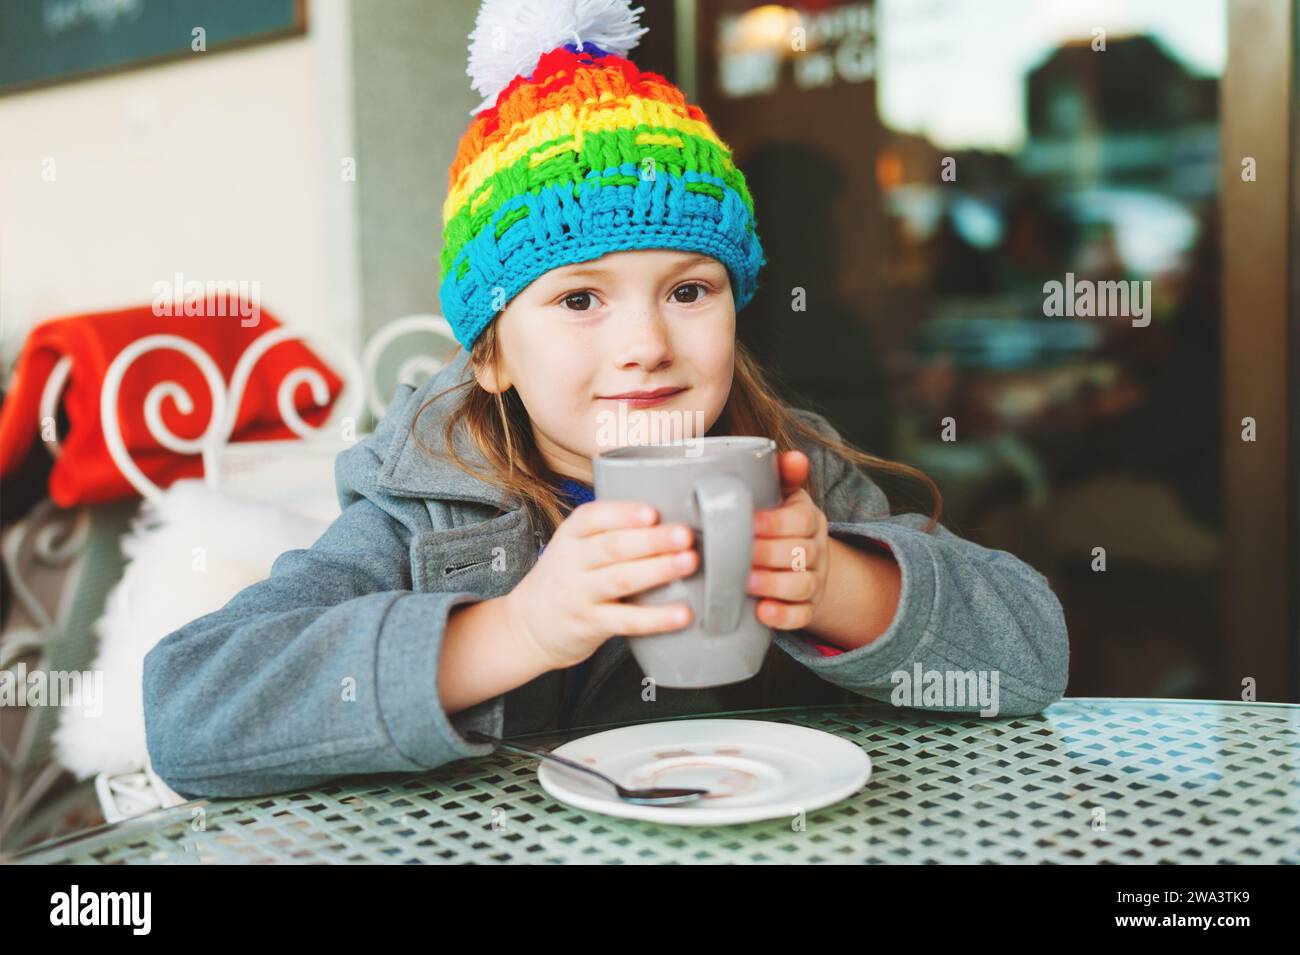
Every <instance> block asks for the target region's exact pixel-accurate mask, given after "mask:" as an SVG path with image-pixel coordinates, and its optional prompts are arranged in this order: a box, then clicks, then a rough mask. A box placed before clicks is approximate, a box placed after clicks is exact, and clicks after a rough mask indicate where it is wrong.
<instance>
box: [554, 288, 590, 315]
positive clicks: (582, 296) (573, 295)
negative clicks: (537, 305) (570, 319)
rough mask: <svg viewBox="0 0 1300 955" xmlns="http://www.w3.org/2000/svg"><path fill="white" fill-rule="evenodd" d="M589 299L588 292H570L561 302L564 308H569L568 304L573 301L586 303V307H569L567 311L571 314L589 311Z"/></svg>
mask: <svg viewBox="0 0 1300 955" xmlns="http://www.w3.org/2000/svg"><path fill="white" fill-rule="evenodd" d="M591 298H592V295H591V293H590V292H570V293H569V294H568V295H566V296H564V298H563V299H562V300H561V301H563V302H564V304H565V307H569V306H570V303H572V302H573V301H574V300H578V301H586V302H587V303H588V304H586V305H581V306H579V307H577V308H571V307H570V308H569V311H571V312H586V311H590V310H591V307H592V306H591V304H590V301H591Z"/></svg>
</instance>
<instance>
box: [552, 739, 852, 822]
mask: <svg viewBox="0 0 1300 955" xmlns="http://www.w3.org/2000/svg"><path fill="white" fill-rule="evenodd" d="M551 752H553V753H554V754H555V755H557V756H564V757H566V758H568V759H571V760H574V761H575V762H579V763H583V764H584V765H587V766H590V767H591V768H592V769H595V770H597V771H599V772H602V773H604V774H605V775H606V776H609V777H610V778H611V779H614V780H617V781H618V782H619V783H620V784H622V785H623V786H630V787H637V788H642V787H650V786H679V787H680V786H685V787H694V788H699V789H707V790H709V791H710V795H708V796H702V797H701V798H700V799H698V800H696V801H695V802H689V803H682V804H680V805H676V806H642V805H638V804H636V803H631V802H626V801H624V800H622V799H620V798H619V797H618V794H617V793H616V792H614V789H613V787H612V786H610V785H608V784H607V783H603V782H601V781H600V780H599V779H597V778H596V777H595V776H592V775H590V774H589V773H583V772H579V771H578V770H576V769H570V768H569V767H567V766H562V765H561V764H559V763H555V762H552V761H551V760H542V761H541V762H540V765H539V766H538V770H537V778H538V781H539V782H540V783H541V784H542V788H543V789H545V790H546V791H547V792H548V793H550V795H551V796H553V797H554V798H555V799H557V800H559V801H560V802H562V803H565V804H567V805H570V806H574V807H576V808H578V809H589V810H592V811H593V812H600V813H605V814H606V815H610V816H622V817H624V818H626V819H644V820H646V821H648V822H669V823H678V824H681V825H685V826H720V825H729V824H731V823H737V822H753V821H755V820H758V819H776V818H792V817H793V816H794V814H795V813H796V812H798V811H799V810H803V811H804V812H808V811H811V810H813V809H820V808H821V807H822V806H829V805H830V804H831V803H835V802H839V801H840V800H841V799H843V798H845V797H846V796H849V795H852V794H853V793H855V792H857V791H858V790H859V789H861V788H862V786H863V785H864V784H865V783H866V782H867V780H868V779H869V778H870V777H871V758H870V757H869V756H868V755H867V754H866V752H864V751H863V749H862V748H861V747H860V746H858V745H856V744H854V743H850V742H849V741H847V740H844V739H840V738H839V737H838V736H833V735H831V734H830V733H824V732H822V731H821V730H814V729H809V728H808V727H806V726H794V725H792V724H790V723H769V722H766V721H764V720H732V719H698V720H672V721H669V722H663V723H642V724H639V725H636V726H622V727H619V728H618V729H612V730H606V731H605V732H603V733H593V734H592V735H591V736H584V737H581V738H579V739H574V740H570V741H569V742H567V743H565V744H564V745H563V746H560V747H558V748H557V749H554V750H552V751H551Z"/></svg>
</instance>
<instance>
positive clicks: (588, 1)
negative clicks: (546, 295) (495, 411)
mask: <svg viewBox="0 0 1300 955" xmlns="http://www.w3.org/2000/svg"><path fill="white" fill-rule="evenodd" d="M643 10H644V8H642V7H637V8H636V9H635V10H634V9H631V7H630V0H484V3H483V4H482V6H481V7H480V9H479V15H478V20H477V23H476V26H475V29H474V32H473V33H472V34H470V40H471V44H470V66H469V70H468V72H469V73H470V75H471V76H472V77H474V83H473V84H471V85H472V86H473V88H474V89H477V90H479V91H480V92H481V93H483V94H484V95H485V99H484V101H483V103H482V104H481V105H480V106H478V107H477V108H476V109H475V110H473V111H472V112H471V115H474V116H475V118H474V120H473V121H472V122H471V124H470V127H469V129H468V130H467V131H466V132H465V134H464V136H462V137H461V140H460V148H459V150H458V151H457V154H456V160H455V162H453V163H452V166H451V173H450V177H449V188H448V194H447V201H446V202H445V203H444V205H443V210H442V216H443V248H442V255H441V258H440V266H441V272H440V288H439V297H440V298H441V302H442V310H443V315H444V316H445V317H446V319H447V321H448V322H449V323H450V324H451V327H452V329H453V331H454V332H455V334H456V338H457V340H458V341H459V342H460V343H461V345H463V346H464V347H465V348H466V349H469V348H470V347H472V346H473V344H474V342H475V340H476V339H477V338H478V336H479V335H480V334H481V333H482V331H483V329H484V328H486V327H487V325H488V323H489V322H491V321H492V319H493V318H494V317H495V316H496V315H497V313H499V312H500V311H501V309H503V308H505V306H506V303H507V302H509V301H510V300H511V299H512V298H514V296H516V295H518V294H519V293H520V292H521V291H523V290H524V289H525V288H527V287H528V285H530V284H531V283H532V282H533V281H534V280H535V279H537V278H538V277H539V276H541V275H543V274H545V273H546V272H548V271H550V270H551V269H554V268H557V267H560V266H563V265H569V264H572V263H577V262H585V261H588V260H590V259H596V258H599V257H600V256H602V255H605V254H606V253H608V252H614V251H618V250H623V249H678V250H681V251H685V252H700V253H703V254H705V255H710V256H712V257H714V258H715V259H717V260H718V261H719V262H721V263H722V264H723V265H725V266H726V268H727V271H728V273H729V275H730V278H731V285H732V291H733V296H734V299H735V307H736V310H737V311H738V312H739V310H740V309H741V308H743V307H744V306H745V305H746V304H747V303H748V302H749V300H750V299H751V298H753V296H754V291H755V289H756V287H757V279H758V272H759V269H760V268H761V267H762V266H763V265H764V263H765V261H766V260H765V259H764V257H763V249H762V246H761V244H760V243H759V239H758V232H757V230H756V227H755V221H754V202H753V199H752V198H751V197H750V194H749V190H748V188H747V187H746V185H745V177H744V176H743V175H742V174H741V172H740V170H739V169H737V168H736V166H735V164H734V163H733V162H732V160H731V150H730V149H729V148H728V147H727V145H726V144H725V143H724V142H723V141H722V140H721V139H719V138H718V135H717V133H715V132H714V131H713V128H712V127H711V126H710V125H709V121H708V119H707V118H706V117H705V115H704V112H703V111H702V110H701V109H700V108H699V107H697V106H692V105H690V104H688V103H687V102H686V98H685V96H683V94H682V92H681V90H679V89H677V87H675V86H674V85H673V84H672V83H670V82H668V80H666V79H665V78H664V77H663V76H661V75H659V74H658V73H650V72H645V73H643V72H641V70H639V69H638V68H637V67H636V65H635V64H634V63H632V62H631V61H630V60H628V59H626V53H627V51H628V50H630V49H631V48H632V47H634V46H636V44H637V42H638V40H639V39H640V37H641V35H642V34H644V33H645V32H646V30H645V28H644V27H639V26H638V25H637V22H636V17H637V15H638V14H640V13H642V12H643ZM566 41H567V42H566ZM525 74H526V75H525Z"/></svg>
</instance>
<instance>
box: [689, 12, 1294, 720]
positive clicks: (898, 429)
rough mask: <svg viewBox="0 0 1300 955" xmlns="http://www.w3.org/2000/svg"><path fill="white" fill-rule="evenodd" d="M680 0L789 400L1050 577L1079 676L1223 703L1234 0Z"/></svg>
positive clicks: (889, 483) (769, 354)
mask: <svg viewBox="0 0 1300 955" xmlns="http://www.w3.org/2000/svg"><path fill="white" fill-rule="evenodd" d="M676 9H677V11H678V13H679V14H680V15H681V19H680V20H679V22H678V23H677V33H678V36H679V38H680V41H681V42H679V45H678V54H679V56H678V62H677V63H676V66H677V67H678V74H679V75H686V76H687V77H690V78H691V81H692V82H693V84H694V87H695V89H694V94H695V95H696V96H697V97H698V102H700V104H701V105H702V107H703V108H704V109H705V111H706V113H707V114H708V115H709V117H710V119H711V121H712V122H713V123H714V124H715V126H716V127H717V128H718V130H719V133H720V135H722V137H723V138H724V139H725V140H726V141H727V142H728V144H729V145H730V146H731V147H732V148H733V150H734V152H735V156H736V159H737V162H738V164H739V165H740V166H741V168H742V169H743V170H744V171H745V174H746V177H747V180H748V183H749V186H750V189H751V191H752V192H753V195H754V201H755V207H756V210H757V217H758V226H759V234H760V235H761V236H762V239H763V242H764V248H765V251H766V253H767V258H768V265H767V266H766V267H765V270H764V274H763V275H762V276H760V288H759V292H758V294H757V296H756V298H755V299H754V301H753V302H752V303H751V304H750V305H749V306H748V307H747V308H746V310H745V311H744V313H743V314H742V315H741V316H739V321H738V333H739V335H740V337H741V338H742V340H744V342H745V343H746V344H747V345H748V346H749V347H750V348H751V349H752V350H753V351H755V352H756V353H757V354H758V356H759V358H760V360H761V361H762V363H763V364H764V365H765V367H767V368H769V369H771V370H772V371H773V373H774V375H775V377H776V379H777V380H778V382H779V385H780V387H781V388H782V391H783V394H784V396H785V397H786V399H787V400H789V401H790V402H791V403H793V404H796V405H801V406H804V407H811V408H814V409H815V410H819V411H821V412H822V413H824V414H825V415H826V416H827V417H828V418H829V419H830V420H831V421H832V423H834V424H835V425H836V427H837V428H838V429H839V430H840V432H841V433H842V434H843V435H844V436H845V437H846V438H848V439H849V440H850V441H853V442H854V443H856V444H858V445H859V446H860V447H863V448H864V449H866V450H868V451H870V452H872V453H875V454H878V455H880V456H882V457H887V458H893V459H896V460H902V461H906V462H908V463H910V464H913V465H916V466H918V467H920V468H922V469H923V470H925V471H926V472H927V473H928V474H929V475H930V476H931V477H933V478H934V479H935V480H936V482H937V483H938V485H939V487H940V489H941V490H942V492H943V495H944V514H943V521H944V523H945V524H946V525H947V526H948V527H950V528H951V529H952V530H953V531H955V532H956V533H958V534H961V535H962V536H965V537H968V538H970V539H973V540H975V541H977V542H979V543H982V544H984V545H985V546H989V547H994V548H999V549H1005V550H1009V551H1011V552H1012V553H1014V554H1016V555H1017V556H1019V557H1022V558H1023V559H1024V560H1026V561H1028V562H1029V563H1031V564H1032V565H1033V566H1034V567H1036V568H1037V569H1038V570H1039V571H1041V572H1042V573H1044V574H1046V575H1047V576H1048V577H1049V579H1050V580H1051V582H1052V585H1053V588H1054V589H1055V591H1056V592H1057V594H1058V596H1060V598H1061V601H1062V604H1063V605H1064V607H1065V611H1066V616H1067V620H1068V622H1069V626H1070V633H1071V650H1072V654H1071V680H1070V687H1069V692H1070V694H1071V695H1117V696H1118V695H1143V696H1162V697H1195V696H1215V695H1218V694H1219V693H1220V692H1221V688H1222V672H1223V669H1224V667H1225V665H1226V659H1227V658H1226V657H1225V644H1226V642H1227V641H1226V638H1225V633H1227V632H1229V629H1230V625H1229V624H1228V622H1227V621H1225V617H1226V613H1227V608H1225V606H1224V599H1223V595H1224V586H1223V585H1224V581H1225V566H1226V562H1225V554H1226V551H1225V546H1224V544H1225V491H1224V486H1223V480H1222V473H1223V463H1224V462H1223V452H1222V450H1221V449H1222V446H1223V442H1224V429H1225V422H1224V421H1223V420H1222V419H1223V416H1222V413H1221V407H1222V406H1223V395H1222V392H1223V387H1224V378H1223V371H1224V349H1223V347H1222V342H1221V332H1222V328H1223V322H1224V317H1223V316H1224V306H1223V301H1224V276H1223V270H1222V268H1221V260H1222V253H1223V250H1222V248H1221V234H1222V231H1223V229H1222V209H1221V206H1222V202H1223V196H1222V185H1221V174H1220V167H1221V160H1222V157H1221V152H1220V151H1221V146H1222V135H1221V133H1222V129H1223V126H1224V114H1223V108H1224V107H1223V97H1222V96H1221V84H1222V81H1223V77H1224V72H1225V67H1226V61H1227V52H1228V35H1229V23H1228V20H1229V10H1228V5H1227V4H1226V3H1225V2H1224V0H1179V2H1168V3H1146V4H1124V5H1108V6H1107V7H1106V8H1105V10H1104V11H1098V10H1091V9H1090V8H1089V5H1082V4H1045V3H1039V2H1035V0H997V2H994V0H925V2H915V0H876V2H843V3H835V2H821V3H814V2H807V3H804V4H802V5H798V6H785V5H779V4H760V3H751V2H744V0H703V2H698V3H678V4H677V5H676ZM1239 108H1247V106H1246V104H1243V106H1242V107H1239ZM1280 128H1281V129H1283V130H1285V129H1286V124H1285V122H1282V123H1281V124H1280ZM1282 135H1285V134H1284V133H1283V134H1282ZM873 477H876V478H877V480H878V481H879V483H881V485H882V486H883V487H884V488H885V489H886V491H887V492H888V493H889V495H890V497H891V501H892V502H893V504H894V508H895V510H919V511H923V512H926V513H928V512H929V510H930V502H929V499H928V496H927V495H926V494H925V493H924V489H923V488H919V487H917V486H916V484H915V483H913V484H911V485H908V484H906V483H901V484H900V483H899V482H898V481H897V480H893V479H889V478H888V476H883V475H880V476H878V475H873ZM1277 503H1278V505H1279V507H1282V508H1283V513H1285V508H1284V505H1285V502H1283V501H1278V502H1277ZM1291 569H1292V570H1294V567H1292V568H1291ZM1281 572H1283V573H1285V572H1287V571H1285V570H1283V571H1281ZM1278 626H1279V629H1278V631H1277V634H1276V636H1277V639H1278V640H1281V639H1284V637H1283V633H1284V630H1285V627H1286V626H1287V624H1286V623H1285V622H1284V621H1278ZM1280 692H1284V691H1280ZM1275 698H1276V697H1275Z"/></svg>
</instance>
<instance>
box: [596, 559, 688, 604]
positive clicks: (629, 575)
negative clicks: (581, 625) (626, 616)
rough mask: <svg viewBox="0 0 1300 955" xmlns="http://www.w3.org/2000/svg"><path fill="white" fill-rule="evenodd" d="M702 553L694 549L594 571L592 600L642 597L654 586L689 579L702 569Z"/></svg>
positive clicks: (625, 562)
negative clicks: (682, 578)
mask: <svg viewBox="0 0 1300 955" xmlns="http://www.w3.org/2000/svg"><path fill="white" fill-rule="evenodd" d="M698 566H699V554H697V553H696V552H695V551H694V550H683V551H678V552H677V553H675V554H659V555H656V556H654V557H642V558H641V559H640V560H626V561H623V562H622V563H618V564H609V565H607V566H605V567H597V568H596V569H595V570H593V571H591V579H592V586H593V588H594V590H593V593H592V599H594V600H597V601H606V600H618V599H619V598H620V597H629V596H631V595H632V594H639V593H641V592H642V591H643V590H649V589H650V588H651V587H659V586H662V585H663V584H666V583H669V582H670V581H673V580H677V579H678V578H680V577H687V576H689V575H691V574H693V573H695V571H696V570H697V569H698Z"/></svg>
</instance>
